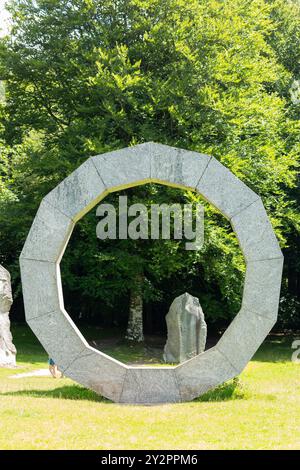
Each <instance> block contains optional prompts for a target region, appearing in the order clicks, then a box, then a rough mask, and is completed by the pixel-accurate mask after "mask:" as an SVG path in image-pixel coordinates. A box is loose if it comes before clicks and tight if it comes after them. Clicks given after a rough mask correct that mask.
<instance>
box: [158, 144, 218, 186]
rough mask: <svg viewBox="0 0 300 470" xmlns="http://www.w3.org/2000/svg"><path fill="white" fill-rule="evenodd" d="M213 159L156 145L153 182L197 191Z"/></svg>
mask: <svg viewBox="0 0 300 470" xmlns="http://www.w3.org/2000/svg"><path fill="white" fill-rule="evenodd" d="M210 158H211V157H209V156H208V155H204V154H200V153H197V152H192V151H187V150H182V149H178V148H174V147H169V146H168V145H162V144H154V145H153V148H152V152H151V181H153V182H158V183H164V184H167V185H172V186H178V187H186V188H191V189H195V187H196V186H197V183H198V181H199V179H200V178H201V176H202V175H203V173H204V170H205V168H206V167H207V165H208V162H209V160H210Z"/></svg>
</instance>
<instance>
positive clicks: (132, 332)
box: [125, 274, 144, 343]
mask: <svg viewBox="0 0 300 470" xmlns="http://www.w3.org/2000/svg"><path fill="white" fill-rule="evenodd" d="M143 280H144V276H143V275H142V274H139V275H137V276H136V282H135V285H134V287H133V288H132V289H131V291H130V304H129V319H128V325H127V331H126V336H125V338H126V339H128V340H129V341H135V342H137V343H141V342H142V341H144V333H143V296H142V287H143Z"/></svg>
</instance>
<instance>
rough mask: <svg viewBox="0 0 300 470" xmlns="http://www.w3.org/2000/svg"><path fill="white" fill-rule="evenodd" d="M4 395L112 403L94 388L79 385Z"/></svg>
mask: <svg viewBox="0 0 300 470" xmlns="http://www.w3.org/2000/svg"><path fill="white" fill-rule="evenodd" d="M1 395H2V396H15V397H16V396H18V397H38V398H60V399H63V400H87V401H95V402H101V403H106V404H110V403H112V402H111V401H110V400H107V399H106V398H104V397H102V396H100V395H97V393H95V392H93V391H92V390H88V389H86V388H83V387H80V386H79V385H65V386H63V387H58V388H54V389H52V390H19V391H17V392H6V393H2V394H1Z"/></svg>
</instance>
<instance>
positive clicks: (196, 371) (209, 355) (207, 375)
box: [175, 348, 237, 401]
mask: <svg viewBox="0 0 300 470" xmlns="http://www.w3.org/2000/svg"><path fill="white" fill-rule="evenodd" d="M175 374H176V378H177V383H178V387H179V391H180V395H181V399H182V401H189V400H193V399H194V398H197V397H199V396H200V395H203V393H206V392H208V391H209V390H211V389H212V388H214V387H216V386H217V385H219V384H221V383H223V382H224V381H227V380H229V379H231V378H233V377H235V376H236V375H237V370H236V369H235V368H234V367H233V366H232V365H231V364H230V362H229V361H228V360H227V359H226V358H225V357H224V356H223V354H221V353H220V351H218V350H217V349H216V348H211V349H209V350H208V351H205V352H204V353H202V354H199V355H198V356H196V357H193V358H192V359H190V360H189V361H186V362H184V363H183V364H181V365H180V366H178V367H176V369H175Z"/></svg>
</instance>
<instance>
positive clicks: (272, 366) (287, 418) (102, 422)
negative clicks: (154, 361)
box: [0, 327, 300, 449]
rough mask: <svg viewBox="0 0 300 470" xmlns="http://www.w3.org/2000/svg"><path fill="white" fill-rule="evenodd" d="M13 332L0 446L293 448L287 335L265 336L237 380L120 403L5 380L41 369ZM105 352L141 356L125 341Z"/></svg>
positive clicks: (0, 386)
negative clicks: (187, 398) (190, 393)
mask: <svg viewBox="0 0 300 470" xmlns="http://www.w3.org/2000/svg"><path fill="white" fill-rule="evenodd" d="M13 333H14V340H15V343H16V345H17V348H18V366H19V368H18V370H9V369H0V449H300V364H296V363H292V362H291V360H290V359H291V353H292V350H291V343H292V339H294V338H292V337H272V338H271V339H269V340H268V341H266V342H265V343H264V344H263V345H262V347H261V348H260V350H259V351H258V352H257V354H256V355H255V357H254V359H253V360H252V361H251V362H250V363H249V364H248V366H247V368H246V369H245V371H244V372H243V373H242V374H241V376H240V377H239V378H237V379H234V380H232V381H230V382H228V383H226V384H224V385H222V386H220V387H218V388H217V389H216V390H213V391H211V392H209V393H207V394H205V395H203V396H202V397H200V398H198V399H197V400H194V401H193V402H190V403H182V404H173V405H169V404H166V405H159V406H127V405H118V404H114V403H111V402H110V401H109V400H106V399H104V398H102V397H100V396H98V395H96V394H95V393H94V392H92V391H90V390H86V389H85V388H83V387H81V386H80V385H78V384H75V383H74V382H72V381H71V380H69V379H67V378H63V379H52V378H47V377H28V378H22V379H12V378H10V377H11V375H13V374H15V373H19V372H27V371H30V370H34V369H38V368H45V367H47V364H46V361H47V355H46V354H45V352H44V351H43V349H42V348H41V346H40V345H39V343H38V342H37V340H36V339H35V338H34V336H33V335H32V334H31V333H30V331H29V330H28V329H27V328H26V327H15V328H14V331H13ZM88 335H89V332H87V336H88ZM112 353H114V356H115V357H116V358H117V359H121V360H122V359H123V360H124V358H126V359H127V360H129V361H131V362H134V361H136V360H140V359H141V357H143V354H145V352H143V353H141V351H136V350H132V348H128V347H127V345H126V344H124V345H122V344H120V346H119V348H116V349H115V350H114V351H112Z"/></svg>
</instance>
